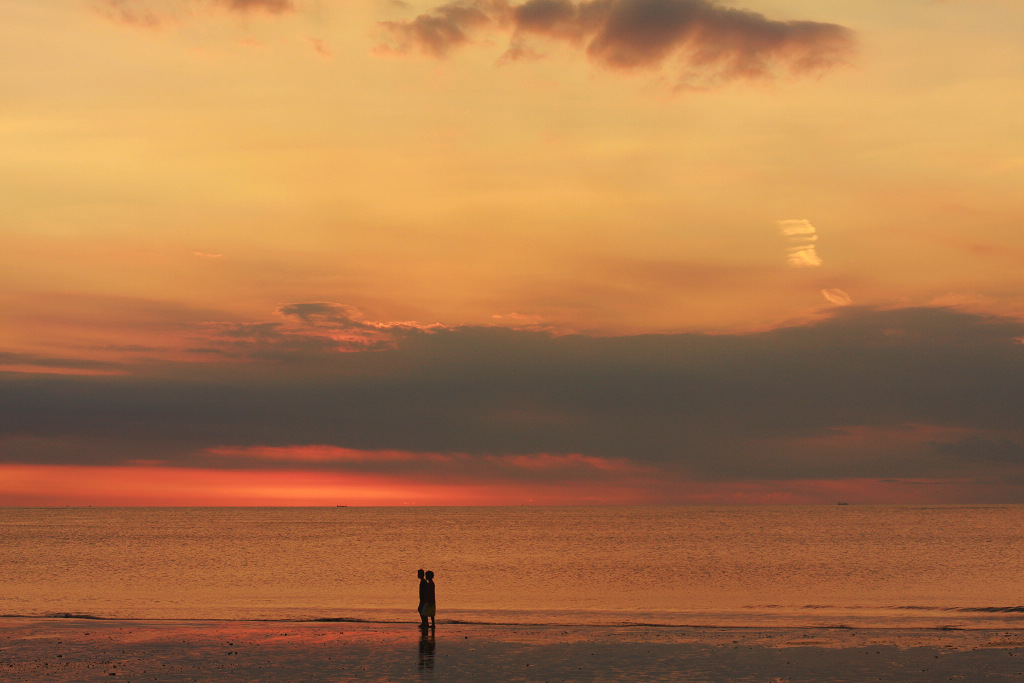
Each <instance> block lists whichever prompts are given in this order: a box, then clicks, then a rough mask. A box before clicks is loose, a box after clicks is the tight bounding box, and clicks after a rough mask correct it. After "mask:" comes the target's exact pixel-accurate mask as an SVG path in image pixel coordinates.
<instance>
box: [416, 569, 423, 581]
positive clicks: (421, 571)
mask: <svg viewBox="0 0 1024 683" xmlns="http://www.w3.org/2000/svg"><path fill="white" fill-rule="evenodd" d="M416 576H418V577H420V578H421V579H422V578H423V570H422V569H418V570H417V571H416Z"/></svg>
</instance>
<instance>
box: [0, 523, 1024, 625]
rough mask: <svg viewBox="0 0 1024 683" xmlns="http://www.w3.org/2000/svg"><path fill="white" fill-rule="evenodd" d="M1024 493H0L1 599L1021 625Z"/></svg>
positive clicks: (294, 616)
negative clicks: (81, 504)
mask: <svg viewBox="0 0 1024 683" xmlns="http://www.w3.org/2000/svg"><path fill="white" fill-rule="evenodd" d="M1022 549H1024V506H930V507H929V506H857V505H835V506H778V507H765V506H749V507H719V506H708V507H438V508H422V507H418V508H363V507H336V508H55V509H40V508H0V615H3V616H64V615H74V616H81V617H92V618H120V619H204V620H210V619H225V620H250V619H258V620H303V621H306V620H325V621H331V620H337V621H369V622H416V621H418V615H417V614H416V612H415V610H416V605H417V585H418V584H417V578H416V570H417V569H420V568H423V569H430V570H433V571H434V572H435V574H436V584H437V596H438V623H439V624H443V623H445V622H448V623H452V622H462V623H485V624H573V625H576V624H594V625H597V624H601V625H619V624H649V625H666V626H727V627H741V626H750V627H765V628H769V627H785V626H792V627H808V628H811V627H835V626H848V627H851V628H865V627H893V628H999V629H1020V628H1024V606H1022V605H1024V551H1022Z"/></svg>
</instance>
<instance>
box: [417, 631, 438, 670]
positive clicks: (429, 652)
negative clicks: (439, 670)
mask: <svg viewBox="0 0 1024 683" xmlns="http://www.w3.org/2000/svg"><path fill="white" fill-rule="evenodd" d="M419 670H420V671H431V672H432V671H433V670H434V632H433V630H429V629H423V630H422V634H421V635H420V659H419Z"/></svg>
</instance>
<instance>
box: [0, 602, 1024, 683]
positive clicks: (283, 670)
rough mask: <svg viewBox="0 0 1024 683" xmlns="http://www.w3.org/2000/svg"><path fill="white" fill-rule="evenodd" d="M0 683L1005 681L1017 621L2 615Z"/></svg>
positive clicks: (1020, 663) (1014, 656) (1015, 657)
mask: <svg viewBox="0 0 1024 683" xmlns="http://www.w3.org/2000/svg"><path fill="white" fill-rule="evenodd" d="M0 678H3V679H4V680H9V681H36V680H48V681H100V680H103V681H110V680H122V681H193V680H228V681H243V680H244V681H280V680H322V681H355V680H359V681H404V680H436V681H481V680H508V681H631V680H644V681H723V682H724V681H762V682H763V681H794V682H795V681H808V682H810V681H851V682H852V681H1015V680H1022V679H1024V631H1016V630H1000V631H993V630H971V631H967V630H948V631H947V630H914V629H902V630H893V629H849V628H811V629H807V628H799V629H754V628H748V629H735V628H733V629H722V628H696V627H654V626H621V627H603V626H550V625H549V626H519V625H514V626H495V625H479V624H446V623H441V624H439V625H438V627H437V630H436V633H435V634H434V635H433V636H431V635H429V634H428V635H427V636H426V637H424V636H423V634H422V633H421V631H420V629H419V627H418V626H417V625H415V624H368V623H348V622H256V621H121V620H93V619H76V618H48V619H39V618H17V617H14V618H4V619H3V620H2V621H0Z"/></svg>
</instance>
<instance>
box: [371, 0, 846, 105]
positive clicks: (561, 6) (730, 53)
mask: <svg viewBox="0 0 1024 683" xmlns="http://www.w3.org/2000/svg"><path fill="white" fill-rule="evenodd" d="M381 26H382V28H383V29H384V31H385V34H386V41H385V44H384V46H383V47H384V49H386V50H390V51H393V52H399V53H408V52H411V51H415V50H418V51H420V52H422V53H424V54H427V55H429V56H432V57H438V58H440V57H444V56H446V55H447V54H448V53H449V52H450V51H451V50H453V49H455V48H458V47H460V46H463V45H465V44H468V43H471V42H473V40H474V38H475V37H476V36H477V35H479V34H480V33H483V32H485V31H507V32H510V33H511V40H510V44H509V46H508V48H507V50H506V52H505V55H504V57H503V58H502V59H503V60H504V61H515V60H518V59H522V58H524V57H536V56H538V53H537V51H536V50H534V49H532V48H531V47H530V43H531V41H533V40H536V39H542V40H554V41H560V42H563V43H567V44H569V45H572V46H575V47H576V48H578V49H579V50H581V51H582V52H584V53H585V54H586V55H587V57H589V58H590V59H591V60H593V61H594V62H595V63H597V64H600V65H602V66H605V67H610V68H613V69H620V70H634V69H654V68H658V67H662V66H664V65H666V64H672V68H673V69H674V70H675V72H676V76H677V78H678V83H679V85H680V86H684V87H686V86H693V87H706V86H709V85H715V84H717V83H720V82H725V81H730V80H734V79H739V78H748V79H750V78H771V77H775V76H777V75H779V74H780V73H783V72H785V73H789V74H806V73H814V72H821V71H824V70H826V69H829V68H831V67H832V66H834V65H836V64H839V63H841V62H844V61H848V60H849V59H850V57H851V54H852V52H853V48H854V39H853V32H852V31H851V30H849V29H847V28H845V27H843V26H839V25H837V24H828V23H820V22H814V21H777V20H773V19H769V18H767V17H765V16H764V15H762V14H758V13H756V12H750V11H747V10H741V9H734V8H731V7H724V6H721V5H719V4H717V3H716V2H714V0H591V1H590V2H581V3H578V4H576V3H573V2H571V0H528V1H527V2H525V3H523V4H520V5H512V4H509V3H508V2H506V0H470V1H469V2H452V3H449V4H446V5H441V6H439V7H436V8H435V9H433V10H431V11H430V12H427V13H424V14H420V15H419V16H417V17H414V18H413V19H408V20H405V21H388V22H382V23H381Z"/></svg>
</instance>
